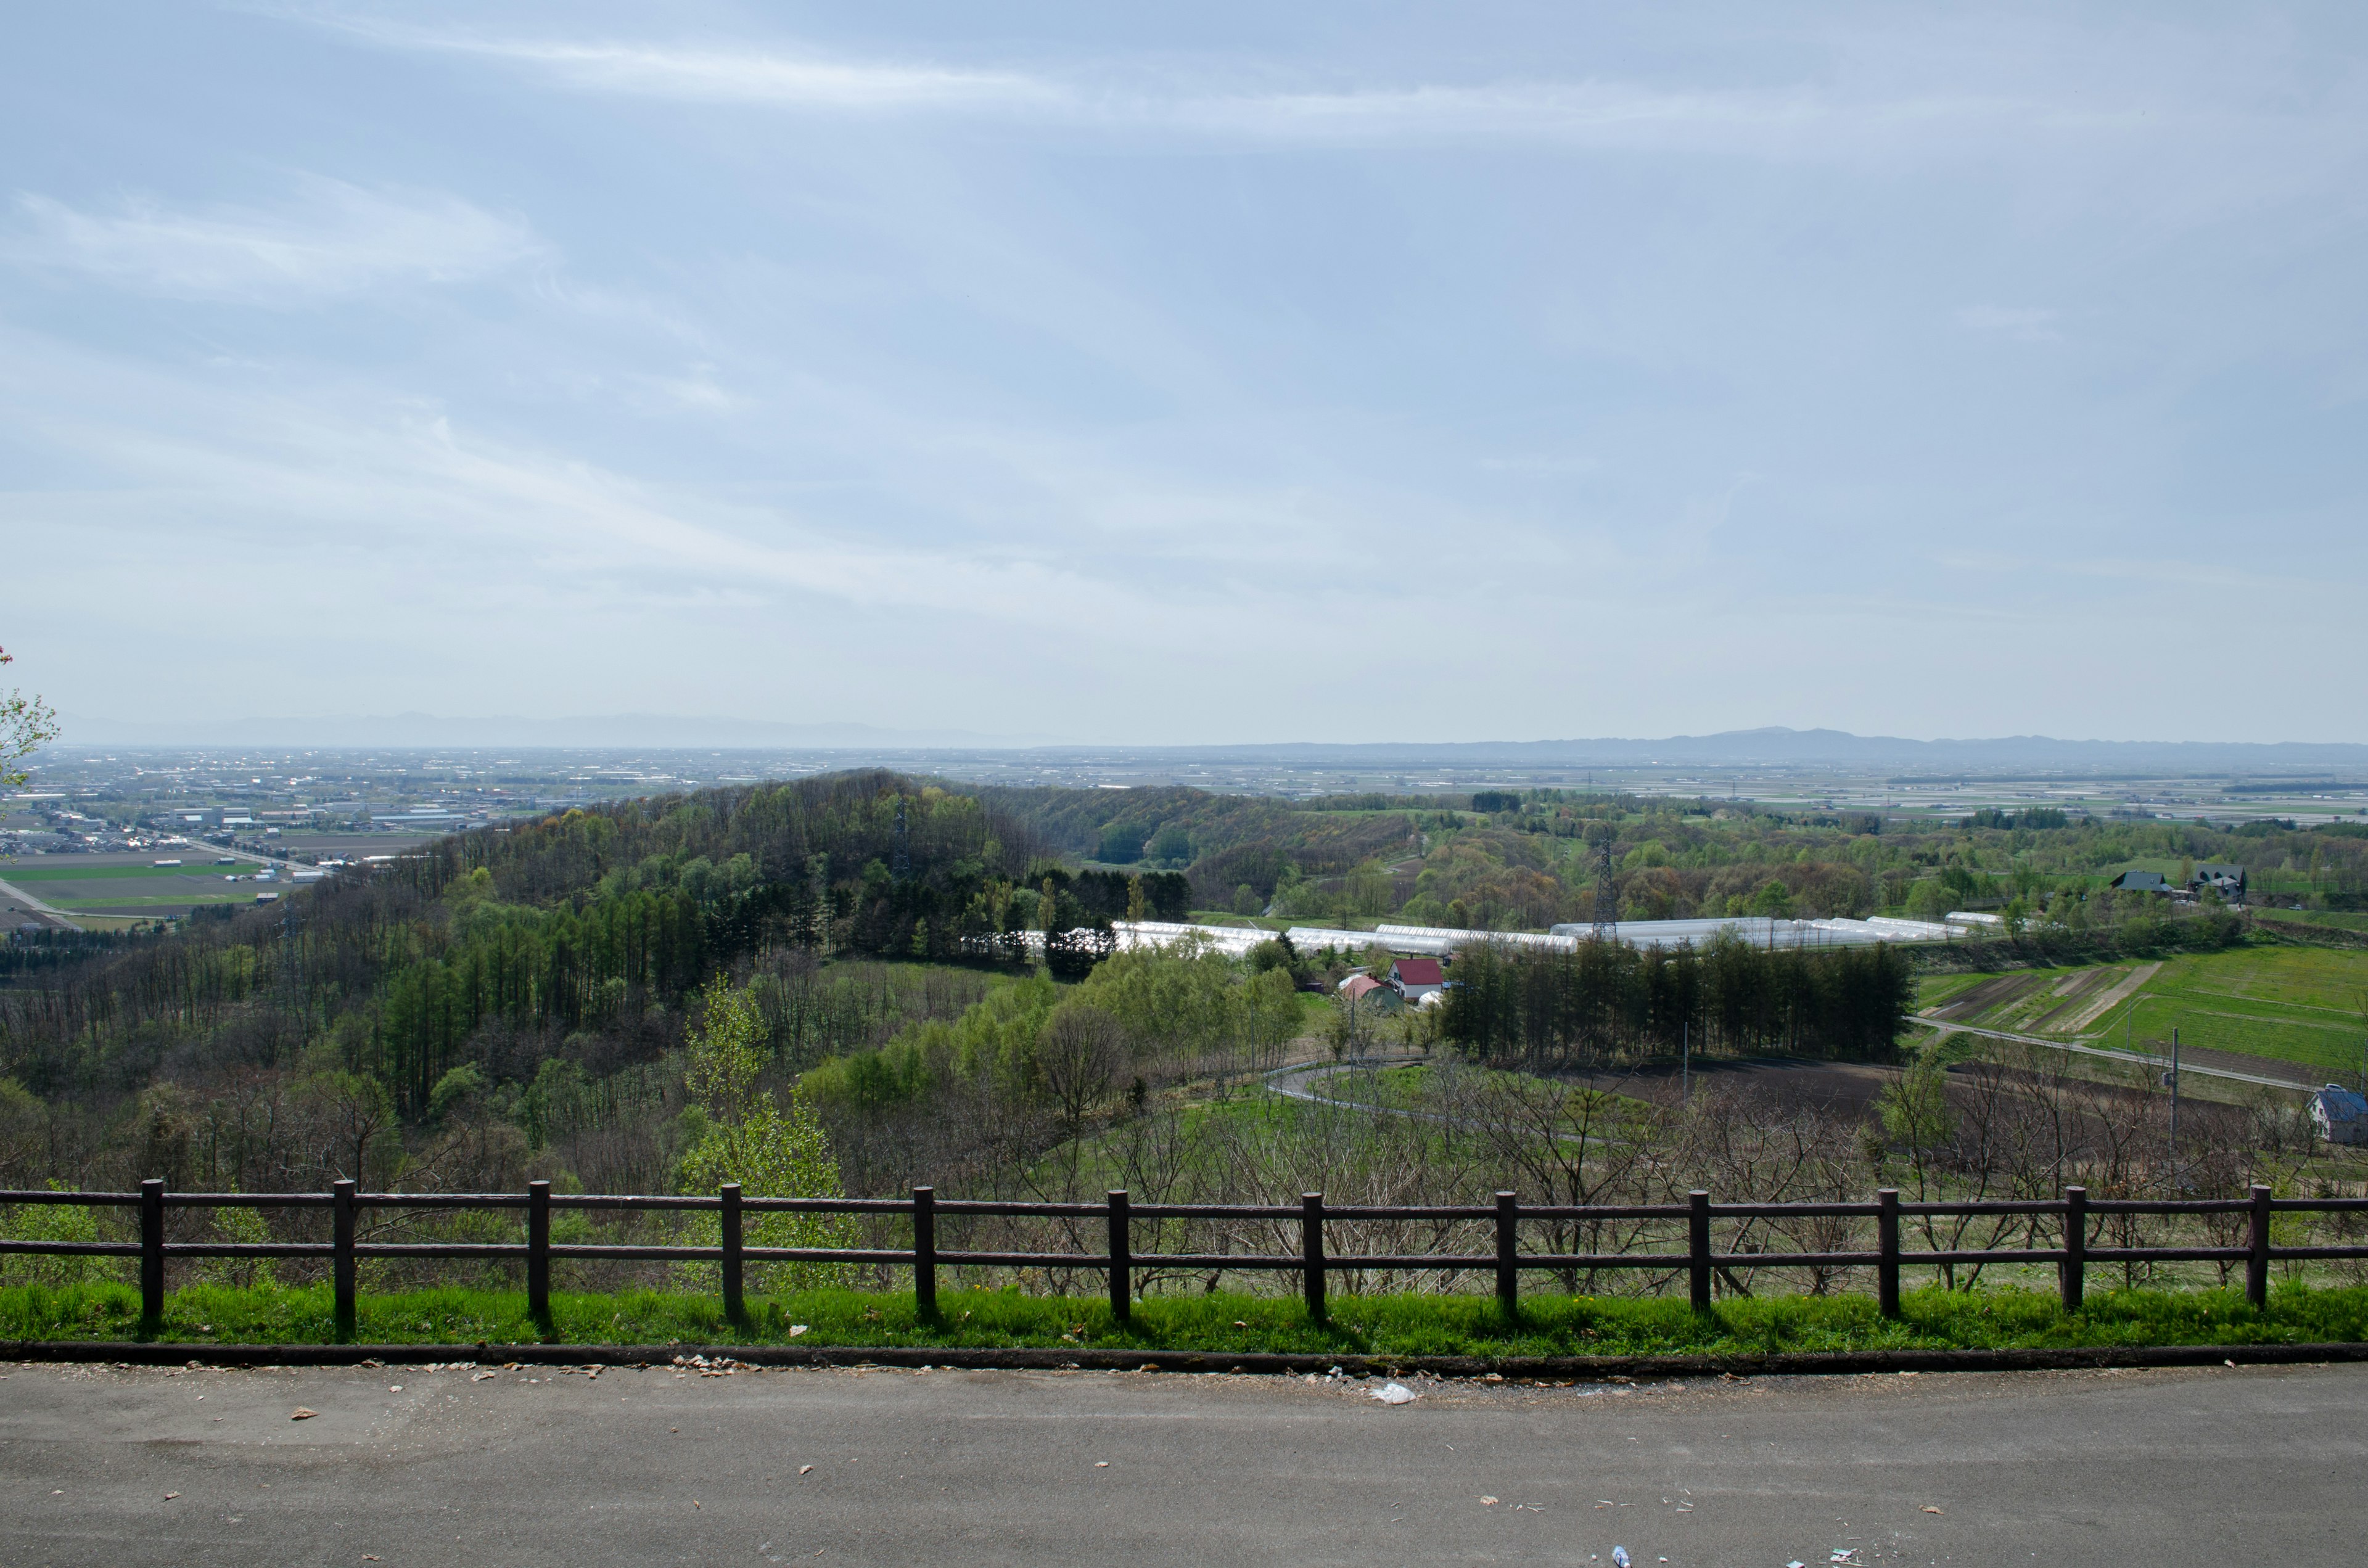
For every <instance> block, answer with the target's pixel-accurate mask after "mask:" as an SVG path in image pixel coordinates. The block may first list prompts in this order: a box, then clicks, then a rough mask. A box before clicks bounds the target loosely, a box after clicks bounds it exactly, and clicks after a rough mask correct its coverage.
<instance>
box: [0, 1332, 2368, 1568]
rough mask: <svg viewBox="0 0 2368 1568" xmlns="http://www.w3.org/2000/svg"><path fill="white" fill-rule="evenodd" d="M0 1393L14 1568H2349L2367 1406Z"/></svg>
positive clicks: (1061, 1385)
mask: <svg viewBox="0 0 2368 1568" xmlns="http://www.w3.org/2000/svg"><path fill="white" fill-rule="evenodd" d="M0 1372H5V1375H6V1381H0V1564H5V1565H6V1568H19V1565H38V1564H78V1563H105V1564H110V1565H134V1564H147V1563H160V1564H162V1563H172V1564H203V1563H238V1564H248V1563H324V1564H332V1565H339V1568H350V1565H353V1564H358V1563H368V1562H380V1563H384V1564H386V1565H388V1568H403V1565H408V1564H424V1563H470V1564H512V1563H516V1564H535V1563H636V1564H640V1563H676V1562H698V1563H711V1562H724V1563H729V1562H747V1563H752V1564H753V1563H764V1562H790V1563H794V1562H865V1563H882V1564H888V1563H894V1564H921V1563H928V1564H938V1563H973V1562H979V1563H1004V1562H1010V1563H1027V1564H1030V1565H1043V1564H1070V1563H1092V1564H1126V1565H1128V1568H1140V1565H1156V1564H1167V1563H1178V1564H1182V1563H1191V1564H1195V1565H1206V1564H1210V1563H1233V1562H1279V1563H1281V1562H1287V1563H1292V1564H1330V1563H1355V1564H1375V1563H1385V1564H1386V1563H1463V1562H1471V1563H1495V1562H1508V1563H1513V1562H1518V1563H1557V1564H1559V1563H1601V1564H1606V1565H1609V1564H1610V1563H1611V1560H1612V1559H1611V1553H1612V1549H1613V1547H1614V1546H1615V1545H1617V1546H1624V1547H1625V1548H1626V1549H1627V1551H1628V1552H1629V1554H1630V1556H1631V1558H1632V1559H1633V1561H1634V1562H1635V1563H1637V1564H1639V1565H1641V1568H1659V1564H1660V1563H1661V1562H1668V1563H1670V1564H1672V1565H1687V1564H1713V1563H1715V1564H1766V1565H1768V1568H1784V1565H1786V1564H1789V1563H1794V1562H1799V1563H1804V1564H1809V1565H1813V1568H1830V1565H1831V1564H1833V1563H1835V1562H1849V1563H1857V1564H1873V1563H1883V1562H1899V1563H1909V1562H1914V1563H2016V1562H2045V1563H2065V1562H2074V1563H2115V1564H2150V1565H2152V1564H2160V1565H2167V1568H2179V1565H2183V1564H2202V1563H2212V1564H2215V1565H2219V1564H2226V1563H2230V1562H2247V1563H2279V1564H2317V1563H2351V1562H2358V1561H2360V1557H2361V1550H2362V1549H2361V1545H2360V1539H2361V1537H2360V1506H2361V1503H2362V1496H2363V1492H2362V1483H2361V1475H2362V1460H2363V1458H2368V1368H2362V1367H2335V1368H2295V1369H2245V1370H2229V1369H2211V1370H2206V1371H2201V1372H2107V1373H2098V1372H2081V1373H2016V1374H1987V1375H1984V1374H1962V1375H1949V1376H1942V1375H1937V1374H1927V1375H1924V1376H1921V1377H1917V1376H1898V1375H1880V1376H1868V1377H1850V1378H1816V1379H1793V1380H1782V1379H1764V1380H1754V1381H1736V1382H1726V1381H1695V1382H1686V1383H1665V1384H1653V1385H1640V1386H1637V1387H1634V1388H1628V1389H1622V1388H1616V1387H1611V1386H1607V1385H1601V1384H1595V1385H1582V1386H1580V1387H1577V1388H1567V1389H1561V1388H1551V1389H1540V1388H1529V1387H1521V1386H1517V1385H1509V1384H1508V1385H1497V1386H1491V1385H1486V1384H1473V1383H1441V1382H1432V1381H1410V1383H1411V1386H1413V1387H1414V1388H1416V1389H1417V1391H1418V1392H1419V1393H1420V1395H1421V1397H1420V1398H1418V1399H1417V1400H1415V1401H1414V1402H1413V1403H1407V1404H1402V1405H1398V1406H1395V1407H1393V1406H1390V1405H1385V1404H1383V1403H1380V1402H1378V1401H1376V1400H1374V1399H1373V1398H1372V1397H1371V1393H1370V1392H1369V1391H1370V1388H1372V1387H1373V1386H1378V1385H1368V1384H1364V1383H1359V1382H1353V1381H1347V1380H1343V1381H1340V1382H1338V1383H1330V1382H1325V1383H1318V1384H1315V1385H1310V1384H1308V1383H1306V1382H1305V1381H1302V1380H1300V1379H1296V1378H1288V1377H1283V1378H1261V1377H1234V1376H1212V1377H1193V1376H1178V1375H1175V1374H1161V1373H1150V1374H1146V1373H1116V1374H1113V1373H1107V1372H1068V1373H1060V1372H1036V1373H1031V1372H950V1371H943V1370H935V1371H928V1372H922V1373H915V1372H910V1371H882V1370H871V1371H865V1370H808V1369H799V1370H780V1371H754V1370H750V1371H742V1372H738V1373H735V1374H734V1375H731V1376H725V1377H704V1376H699V1375H697V1374H695V1373H694V1374H679V1373H677V1372H676V1371H674V1370H672V1369H649V1370H632V1369H620V1370H613V1371H608V1372H604V1373H601V1374H600V1375H599V1376H598V1377H597V1378H593V1377H586V1376H584V1375H582V1374H580V1373H565V1372H560V1371H557V1370H555V1369H539V1368H538V1369H517V1370H511V1371H500V1372H496V1373H495V1375H493V1376H491V1377H487V1378H484V1379H483V1380H482V1381H472V1378H473V1377H474V1374H473V1373H472V1371H471V1370H470V1369H450V1370H435V1371H430V1370H425V1369H420V1368H416V1367H414V1368H404V1369H394V1368H385V1369H376V1370H373V1369H366V1368H355V1369H306V1370H287V1369H262V1370H255V1371H217V1370H204V1369H192V1370H186V1371H173V1370H150V1369H137V1370H127V1369H114V1368H96V1369H93V1368H79V1367H56V1366H25V1365H22V1364H17V1365H5V1366H0ZM299 1407H304V1408H309V1409H311V1410H313V1411H317V1412H318V1413H319V1414H318V1415H315V1416H313V1417H312V1418H310V1419H306V1420H302V1421H298V1420H291V1419H290V1416H291V1415H292V1413H293V1412H295V1411H296V1410H297V1409H298V1408H299ZM808 1467H811V1468H810V1469H809V1468H808ZM1843 1551H1847V1552H1848V1553H1849V1555H1848V1556H1847V1557H1838V1556H1837V1553H1839V1552H1843Z"/></svg>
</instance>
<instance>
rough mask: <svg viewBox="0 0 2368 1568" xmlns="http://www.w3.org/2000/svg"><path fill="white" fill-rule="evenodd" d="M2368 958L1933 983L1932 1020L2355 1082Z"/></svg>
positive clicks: (2278, 954) (2344, 955)
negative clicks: (2251, 1060) (2216, 1055)
mask: <svg viewBox="0 0 2368 1568" xmlns="http://www.w3.org/2000/svg"><path fill="white" fill-rule="evenodd" d="M2363 999H2368V951H2352V950H2350V949H2340V948H2305V947H2246V948H2236V949H2228V950H2226V951H2225V952H2216V953H2197V954H2186V955H2180V956H2175V957H2170V958H2166V959H2163V960H2159V961H2154V962H2146V963H2137V962H2123V963H2113V964H2096V965H2084V966H2078V967H2073V968H2066V969H2041V970H2021V971H2009V972H2007V973H2002V974H1952V975H1940V976H1933V977H1930V978H1929V979H1928V980H1927V981H1926V982H1925V983H1924V985H1923V987H1922V989H1921V991H1920V993H1919V994H1918V1008H1919V1011H1920V1012H1921V1014H1922V1016H1924V1017H1930V1018H1933V1019H1935V1020H1937V1021H1941V1022H1948V1023H1958V1024H1965V1025H1968V1026H1971V1027H1974V1028H1993V1029H2005V1030H2009V1031H2013V1032H2016V1033H2029V1034H2040V1035H2048V1036H2055V1037H2058V1038H2062V1039H2065V1040H2074V1039H2078V1040H2087V1041H2089V1042H2090V1043H2093V1044H2097V1045H2102V1046H2109V1047H2114V1046H2121V1045H2123V1044H2125V1043H2126V1044H2128V1045H2129V1046H2131V1047H2133V1048H2135V1049H2136V1050H2138V1051H2150V1052H2154V1053H2157V1054H2159V1053H2161V1052H2163V1051H2168V1050H2169V1044H2170V1038H2171V1031H2172V1030H2173V1029H2174V1028H2175V1029H2177V1030H2178V1031H2179V1038H2180V1044H2181V1045H2182V1047H2187V1048H2194V1049H2200V1050H2204V1051H2226V1052H2227V1053H2229V1054H2231V1055H2237V1056H2253V1057H2264V1058H2268V1059H2271V1060H2272V1061H2277V1062H2292V1063H2294V1064H2296V1065H2298V1066H2302V1067H2306V1068H2308V1069H2309V1070H2310V1071H2311V1072H2312V1073H2313V1074H2332V1075H2338V1076H2340V1077H2342V1078H2343V1079H2345V1080H2346V1081H2350V1080H2351V1079H2353V1078H2355V1077H2356V1076H2357V1075H2358V1074H2360V1072H2361V1070H2362V1049H2363V1040H2368V1017H2363V1016H2362V1012H2363V1006H2368V1000H2363Z"/></svg>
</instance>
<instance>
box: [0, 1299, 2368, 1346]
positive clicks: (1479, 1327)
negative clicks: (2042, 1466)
mask: <svg viewBox="0 0 2368 1568" xmlns="http://www.w3.org/2000/svg"><path fill="white" fill-rule="evenodd" d="M940 1300H941V1308H940V1312H939V1318H938V1320H937V1321H936V1322H934V1323H923V1322H921V1321H919V1320H918V1319H917V1318H916V1315H915V1312H914V1308H913V1301H912V1299H911V1298H910V1297H908V1296H895V1295H874V1294H867V1293H863V1292H859V1291H853V1290H822V1291H811V1292H806V1293H803V1294H799V1295H793V1296H786V1297H781V1298H779V1299H776V1300H770V1301H751V1302H750V1312H749V1315H748V1321H747V1322H746V1323H745V1324H732V1323H729V1322H727V1321H725V1319H724V1317H723V1310H722V1307H721V1306H720V1305H719V1304H718V1303H717V1302H716V1301H714V1300H713V1299H712V1298H708V1297H699V1296H689V1295H677V1294H666V1293H657V1292H645V1293H640V1294H632V1295H617V1296H605V1295H569V1294H564V1293H563V1294H554V1295H553V1296H552V1314H551V1323H550V1324H549V1325H548V1327H547V1328H546V1327H543V1326H541V1325H538V1324H536V1323H535V1322H534V1321H533V1320H532V1319H531V1318H530V1317H529V1315H528V1313H527V1311H526V1298H525V1297H524V1295H523V1294H520V1293H516V1292H507V1291H483V1290H457V1289H456V1290H425V1291H418V1292H415V1293H412V1294H407V1295H394V1296H369V1295H365V1296H363V1297H362V1298H361V1300H360V1301H359V1320H358V1322H357V1324H356V1329H355V1334H354V1338H355V1339H357V1340H359V1341H362V1342H365V1343H370V1344H409V1345H451V1346H458V1347H462V1348H469V1347H473V1346H475V1345H476V1344H478V1343H479V1342H480V1341H483V1342H484V1343H485V1344H487V1345H526V1344H535V1343H540V1342H552V1343H561V1344H577V1345H667V1344H683V1345H786V1344H791V1343H792V1342H794V1343H796V1344H799V1345H802V1346H825V1345H828V1346H861V1347H875V1346H916V1347H918V1346H946V1347H949V1348H951V1347H965V1348H967V1347H987V1346H1042V1347H1044V1348H1048V1349H1060V1348H1064V1347H1077V1348H1094V1349H1111V1350H1130V1349H1133V1350H1150V1349H1169V1350H1202V1351H1213V1352H1216V1353H1219V1354H1224V1353H1227V1352H1235V1353H1247V1352H1258V1351H1273V1352H1285V1353H1293V1354H1315V1355H1334V1354H1355V1355H1376V1356H1394V1355H1395V1356H1419V1355H1469V1356H1556V1355H1593V1356H1610V1355H1668V1354H1687V1353H1693V1354H1710V1355H1721V1354H1724V1355H1740V1354H1751V1353H1765V1352H1772V1351H1811V1350H1860V1349H1870V1348H1885V1347H1888V1348H1902V1349H1905V1348H1964V1349H1985V1348H2001V1347H2008V1346H2081V1345H2254V1344H2297V1343H2325V1342H2331V1341H2332V1342H2357V1341H2361V1340H2363V1339H2368V1289H2362V1288H2358V1287H2347V1288H2339V1289H2319V1288H2312V1287H2305V1286H2299V1285H2293V1286H2285V1287H2282V1288H2280V1289H2278V1290H2274V1291H2272V1292H2271V1298H2270V1304H2269V1306H2268V1307H2267V1308H2266V1309H2265V1310H2263V1311H2260V1312H2255V1311H2254V1310H2253V1309H2252V1308H2250V1307H2248V1306H2247V1305H2246V1303H2245V1300H2244V1296H2243V1293H2242V1292H2241V1291H2233V1290H2192V1291H2153V1290H2130V1291H2112V1292H2098V1293H2095V1294H2092V1295H2091V1296H2090V1297H2089V1301H2088V1304H2087V1305H2086V1306H2085V1307H2084V1308H2083V1310H2082V1311H2080V1312H2077V1313H2074V1314H2071V1315H2069V1316H2067V1315H2066V1313H2065V1312H2063V1311H2062V1310H2061V1308H2060V1307H2059V1305H2058V1304H2057V1302H2056V1301H2055V1296H2054V1295H2053V1294H2052V1293H2050V1292H2046V1291H2040V1290H1980V1291H1974V1292H1970V1293H1966V1292H1950V1291H1945V1290H1910V1291H1908V1292H1907V1293H1906V1294H1905V1295H1904V1296H1903V1298H1902V1301H1901V1306H1902V1308H1903V1315H1902V1317H1901V1318H1900V1320H1899V1321H1897V1322H1896V1323H1886V1322H1884V1320H1883V1319H1882V1318H1881V1317H1880V1316H1879V1315H1877V1313H1876V1312H1875V1306H1874V1302H1873V1299H1872V1298H1869V1297H1864V1296H1819V1297H1811V1296H1780V1297H1770V1298H1765V1299H1742V1300H1730V1301H1723V1302H1721V1303H1720V1304H1719V1305H1718V1306H1717V1307H1716V1308H1714V1309H1713V1311H1712V1312H1708V1313H1705V1314H1700V1315H1697V1314H1696V1313H1695V1312H1693V1311H1692V1310H1691V1308H1690V1307H1689V1306H1688V1305H1687V1304H1686V1303H1685V1302H1683V1301H1671V1300H1645V1301H1639V1300H1630V1299H1617V1300H1607V1299H1602V1298H1594V1297H1570V1296H1536V1297H1531V1298H1530V1299H1528V1300H1526V1301H1524V1302H1523V1303H1522V1307H1521V1312H1520V1317H1519V1318H1518V1319H1517V1320H1515V1321H1512V1322H1508V1321H1507V1320H1506V1319H1505V1317H1504V1315H1503V1314H1502V1313H1501V1312H1499V1311H1498V1309H1497V1304H1496V1302H1495V1301H1493V1300H1492V1299H1490V1298H1487V1297H1479V1296H1346V1297H1339V1298H1336V1300H1335V1301H1334V1303H1333V1307H1332V1312H1331V1315H1330V1320H1329V1321H1328V1322H1323V1323H1318V1322H1315V1321H1314V1320H1311V1319H1310V1318H1309V1317H1308V1315H1307V1313H1306V1311H1305V1309H1304V1307H1303V1305H1302V1304H1301V1303H1300V1302H1299V1301H1297V1300H1295V1299H1292V1298H1288V1297H1282V1298H1278V1297H1272V1296H1237V1295H1198V1294H1196V1295H1191V1296H1178V1297H1151V1298H1147V1299H1145V1300H1144V1301H1141V1302H1140V1303H1138V1304H1137V1306H1136V1307H1135V1310H1134V1313H1133V1322H1132V1323H1131V1324H1128V1325H1126V1326H1124V1327H1121V1326H1120V1325H1119V1324H1116V1323H1115V1322H1113V1321H1112V1319H1111V1317H1110V1303H1109V1302H1108V1301H1103V1300H1100V1299H1099V1298H1087V1299H1079V1298H1072V1297H1047V1296H1023V1295H1020V1294H1019V1293H1017V1292H1012V1291H988V1290H974V1291H962V1292H949V1293H948V1294H946V1295H945V1296H944V1297H942V1298H941V1299H940ZM139 1312H140V1299H139V1293H138V1292H137V1291H136V1290H132V1289H131V1287H129V1286H123V1285H67V1286H58V1287H45V1286H37V1285H19V1286H11V1287H8V1288H6V1289H5V1290H0V1335H5V1336H6V1338H9V1339H16V1340H27V1339H112V1340H126V1339H131V1338H134V1337H136V1336H137V1332H138V1327H139V1324H138V1319H139ZM797 1325H803V1332H802V1333H800V1334H797V1335H792V1334H791V1328H792V1327H793V1326H797ZM333 1330H334V1324H333V1322H332V1316H331V1301H330V1297H329V1293H328V1291H327V1290H326V1289H325V1288H322V1287H313V1288H304V1289H269V1288H265V1289H256V1290H233V1289H230V1288H226V1287H219V1286H196V1287H192V1288H190V1289H188V1290H182V1291H179V1292H177V1293H176V1294H175V1295H173V1296H170V1297H168V1298H167V1299H166V1302H165V1323H164V1328H163V1332H162V1333H161V1334H160V1335H157V1337H158V1338H160V1339H162V1340H165V1341H166V1342H170V1343H178V1344H189V1345H207V1344H215V1345H258V1344H328V1343H332V1342H333V1341H334V1339H335V1337H336V1336H335V1334H334V1331H333Z"/></svg>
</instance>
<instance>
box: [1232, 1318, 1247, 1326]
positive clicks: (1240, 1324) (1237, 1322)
mask: <svg viewBox="0 0 2368 1568" xmlns="http://www.w3.org/2000/svg"><path fill="white" fill-rule="evenodd" d="M1234 1326H1235V1328H1247V1327H1249V1324H1247V1323H1244V1322H1243V1321H1242V1320H1241V1319H1239V1318H1235V1320H1234Z"/></svg>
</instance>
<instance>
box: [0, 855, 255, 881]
mask: <svg viewBox="0 0 2368 1568" xmlns="http://www.w3.org/2000/svg"><path fill="white" fill-rule="evenodd" d="M245 867H246V869H248V870H250V871H251V870H252V869H253V868H254V862H252V861H248V862H245ZM6 874H7V878H8V880H9V881H12V882H110V881H138V880H143V879H163V878H167V877H172V878H180V877H187V878H193V879H196V880H198V881H221V880H222V878H223V877H225V876H228V875H230V874H231V873H230V872H228V871H221V870H216V869H214V868H213V866H212V864H211V861H210V860H206V859H194V860H188V861H185V862H184V863H183V864H181V865H178V866H27V865H25V864H24V863H22V862H21V861H10V862H7V871H6Z"/></svg>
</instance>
